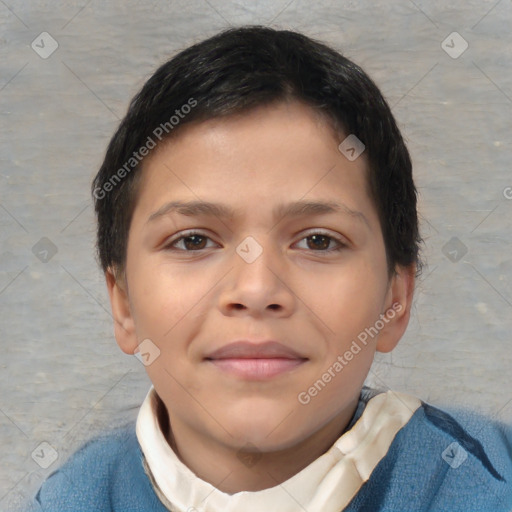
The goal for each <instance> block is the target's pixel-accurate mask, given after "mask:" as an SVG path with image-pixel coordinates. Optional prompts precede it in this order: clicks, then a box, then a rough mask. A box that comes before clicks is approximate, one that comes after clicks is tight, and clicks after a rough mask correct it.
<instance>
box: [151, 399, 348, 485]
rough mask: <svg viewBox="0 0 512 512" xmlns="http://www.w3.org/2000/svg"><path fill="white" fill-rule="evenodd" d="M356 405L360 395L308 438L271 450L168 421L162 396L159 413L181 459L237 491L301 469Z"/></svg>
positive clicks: (342, 426) (333, 438) (322, 448)
mask: <svg viewBox="0 0 512 512" xmlns="http://www.w3.org/2000/svg"><path fill="white" fill-rule="evenodd" d="M356 407H357V399H356V400H355V401H354V402H353V403H351V404H350V406H349V407H347V408H346V409H344V410H343V411H342V412H341V413H339V414H337V415H336V416H334V417H333V418H332V419H331V420H330V421H329V422H327V423H326V424H325V425H324V426H322V428H320V429H319V430H317V431H316V432H314V433H313V434H312V435H310V436H309V437H307V438H306V439H304V440H301V441H300V442H298V443H296V444H294V445H293V446H291V447H289V448H285V449H281V450H275V451H268V452H260V451H259V450H258V449H257V448H256V447H253V449H251V447H250V446H249V447H247V449H236V448H234V447H232V446H226V445H224V444H221V443H218V442H215V440H213V439H211V438H205V437H204V435H201V434H200V433H199V432H197V431H195V430H191V429H189V428H187V427H186V426H185V425H183V424H181V422H180V421H179V420H177V419H173V420H172V421H169V415H168V412H167V410H166V408H165V405H164V404H163V402H161V400H160V399H159V408H158V415H159V421H160V427H161V429H162V432H163V433H164V435H165V437H166V439H167V442H168V443H169V445H170V446H171V448H172V449H173V450H174V452H175V453H176V455H177V456H178V457H179V459H180V460H181V462H183V464H185V465H186V466H187V467H188V468H189V469H190V470H191V471H192V472H193V473H194V474H195V475H197V476H198V477H199V478H201V479H202V480H204V481H206V482H208V483H210V484H211V485H213V486H215V487H216V488H217V489H219V490H220V491H222V492H225V493H227V494H234V493H237V492H241V491H261V490H263V489H268V488H270V487H275V486H277V485H279V484H281V483H283V482H285V481H286V480H288V479H289V478H291V477H292V476H294V475H296V474H297V473H299V472H300V471H301V470H302V469H304V468H305V467H307V466H308V465H309V464H311V463H312V462H313V461H314V460H315V459H317V458H318V457H320V456H321V455H322V454H324V453H325V452H326V451H327V450H328V449H329V448H330V447H331V446H332V445H333V444H334V442H335V441H336V440H337V439H338V438H339V437H340V436H341V435H342V434H343V433H344V431H345V429H346V427H347V425H348V424H349V423H350V420H351V419H352V417H353V415H354V413H355V410H356ZM171 423H172V429H171Z"/></svg>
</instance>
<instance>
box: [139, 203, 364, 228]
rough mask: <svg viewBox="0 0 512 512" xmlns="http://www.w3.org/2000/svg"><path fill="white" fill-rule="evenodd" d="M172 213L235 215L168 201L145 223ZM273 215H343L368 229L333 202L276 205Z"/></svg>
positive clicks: (356, 215)
mask: <svg viewBox="0 0 512 512" xmlns="http://www.w3.org/2000/svg"><path fill="white" fill-rule="evenodd" d="M173 212H176V213H178V214H180V215H185V216H187V217H197V216H200V215H209V216H214V217H218V218H221V219H229V220H232V219H233V218H234V217H235V216H236V214H237V211H236V210H234V209H233V208H231V207H229V206H227V205H224V204H221V203H212V202H209V201H170V202H169V203H166V204H164V205H163V206H162V207H160V208H159V209H158V210H156V211H155V212H154V213H152V214H151V215H150V216H149V218H148V220H147V222H153V221H155V220H157V219H159V218H161V217H164V216H166V215H169V214H170V213H173ZM273 213H274V217H275V218H283V217H301V216H306V215H325V214H329V213H344V214H347V215H350V216H351V217H354V218H356V219H358V220H360V221H362V222H364V223H365V224H366V225H367V226H368V227H370V224H369V222H368V219H367V218H366V216H365V215H364V214H363V213H362V212H359V211H356V210H352V209H351V208H349V207H348V206H347V205H345V204H343V203H338V202H335V201H304V200H301V201H295V202H292V203H286V204H280V205H277V206H276V207H275V208H274V211H273Z"/></svg>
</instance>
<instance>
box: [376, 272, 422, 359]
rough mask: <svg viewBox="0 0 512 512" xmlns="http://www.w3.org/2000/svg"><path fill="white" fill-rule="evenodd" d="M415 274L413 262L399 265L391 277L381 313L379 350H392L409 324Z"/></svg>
mask: <svg viewBox="0 0 512 512" xmlns="http://www.w3.org/2000/svg"><path fill="white" fill-rule="evenodd" d="M415 276H416V265H415V264H412V265H410V266H408V267H403V266H397V268H396V270H395V274H394V275H393V277H392V278H391V281H390V284H389V289H388V293H387V295H386V300H385V303H384V305H385V308H384V311H383V312H382V313H383V315H381V318H383V321H384V327H383V329H382V330H381V331H380V333H379V337H378V339H377V347H376V348H377V351H378V352H391V351H392V350H393V349H394V348H395V347H396V346H397V344H398V342H399V341H400V338H401V337H402V336H403V334H404V332H405V330H406V329H407V326H408V325H409V318H410V315H411V306H412V299H413V295H414V284H415Z"/></svg>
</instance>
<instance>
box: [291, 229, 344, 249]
mask: <svg viewBox="0 0 512 512" xmlns="http://www.w3.org/2000/svg"><path fill="white" fill-rule="evenodd" d="M303 240H306V249H309V250H310V251H314V252H319V253H330V252H333V251H340V250H342V249H344V248H345V247H347V245H346V244H345V243H343V242H342V241H341V240H339V239H338V238H335V237H334V236H332V235H329V234H327V233H322V232H318V233H311V234H309V235H308V236H305V237H304V238H302V239H301V240H300V242H302V241H303ZM333 242H334V244H335V245H334V247H330V246H331V245H332V243H333Z"/></svg>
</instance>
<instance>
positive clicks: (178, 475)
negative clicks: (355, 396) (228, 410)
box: [136, 386, 421, 512]
mask: <svg viewBox="0 0 512 512" xmlns="http://www.w3.org/2000/svg"><path fill="white" fill-rule="evenodd" d="M420 405H421V402H420V400H419V399H418V398H415V397H412V396H409V395H405V394H402V393H397V392H392V391H388V392H385V393H380V394H378V395H376V396H374V397H373V398H371V399H370V400H369V401H368V403H367V405H366V407H365V409H364V412H363V414H362V415H361V417H360V418H359V419H358V420H357V422H356V423H355V424H354V425H353V427H352V428H351V429H350V430H348V431H347V432H345V433H344V434H343V435H342V436H341V437H340V438H339V439H338V440H337V441H336V442H335V443H334V444H333V445H332V447H331V448H330V449H329V450H328V451H327V452H325V453H324V454H323V455H321V456H320V457H318V458H317V459H316V460H314V461H313V462H312V463H311V464H309V466H307V467H305V468H304V469H303V470H302V471H300V472H299V473H297V474H296V475H294V476H292V477H291V478H289V479H288V480H286V481H285V482H283V483H282V484H280V485H277V486H275V487H271V488H269V489H264V490H261V491H256V492H249V491H242V492H237V493H235V494H227V493H224V492H221V491H219V490H218V489H217V488H216V487H214V486H213V485H211V484H210V483H208V482H206V481H204V480H201V479H200V478H198V477H197V476H196V475H195V474H194V473H193V472H192V471H191V470H190V469H189V468H188V467H187V466H185V465H184V464H183V463H182V462H181V461H180V460H179V458H178V457H177V455H176V454H175V453H174V451H173V450H172V448H171V447H170V445H169V444H168V442H167V440H166V439H165V437H164V435H163V433H162V431H161V429H160V425H159V421H158V417H157V406H158V398H157V395H156V391H155V389H154V387H153V386H152V387H151V389H150V390H149V393H148V395H147V397H146V399H145V400H144V402H143V404H142V406H141V408H140V411H139V415H138V417H137V424H136V433H137V438H138V441H139V444H140V446H141V449H142V452H143V453H144V456H145V467H146V472H147V473H148V476H149V477H150V479H151V481H152V483H153V486H154V488H155V492H156V493H157V495H158V496H159V498H160V500H161V501H162V503H164V505H165V506H166V507H167V508H168V509H169V510H171V511H173V512H191V511H192V512H235V511H236V512H261V511H262V510H265V512H297V511H301V510H307V511H308V512H339V511H340V510H341V509H342V508H344V507H346V506H347V505H348V504H349V503H350V501H351V500H352V498H353V497H354V496H355V495H356V494H357V492H358V491H359V489H360V488H361V486H362V485H363V484H364V483H365V482H366V481H367V480H368V479H369V477H370V475H371V473H372V471H373V470H374V468H375V467H376V466H377V464H378V463H379V462H380V460H381V459H382V458H383V457H384V456H385V455H386V453H387V452H388V449H389V447H390V445H391V443H392V441H393V439H394V437H395V435H396V434H397V432H398V431H399V430H400V429H401V428H402V427H403V426H404V425H405V424H406V423H407V422H408V421H409V420H410V418H411V417H412V415H413V414H414V412H415V411H416V409H417V408H418V407H419V406H420Z"/></svg>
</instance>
